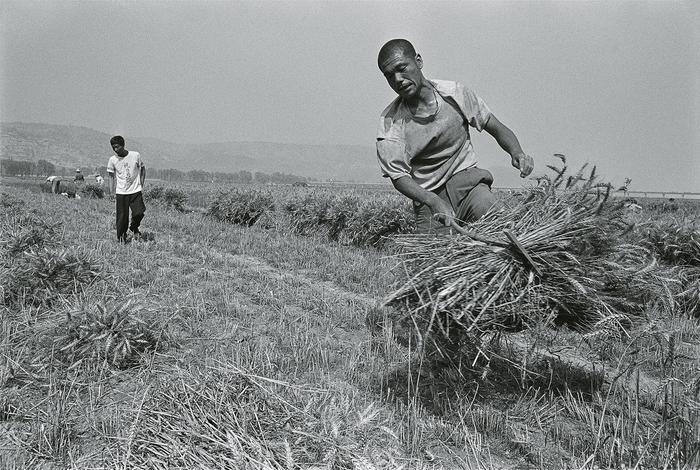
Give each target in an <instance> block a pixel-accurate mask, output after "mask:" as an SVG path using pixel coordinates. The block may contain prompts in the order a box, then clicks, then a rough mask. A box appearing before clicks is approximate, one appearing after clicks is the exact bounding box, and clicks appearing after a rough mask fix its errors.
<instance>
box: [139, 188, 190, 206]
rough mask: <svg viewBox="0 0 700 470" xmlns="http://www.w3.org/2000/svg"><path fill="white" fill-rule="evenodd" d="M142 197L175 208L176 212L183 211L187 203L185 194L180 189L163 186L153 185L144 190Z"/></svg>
mask: <svg viewBox="0 0 700 470" xmlns="http://www.w3.org/2000/svg"><path fill="white" fill-rule="evenodd" d="M143 197H144V198H145V199H146V200H147V201H150V202H155V203H156V204H162V205H164V206H165V207H166V208H168V209H175V210H176V211H178V212H185V204H187V199H188V197H187V194H185V192H184V191H182V190H180V189H174V188H164V187H162V186H154V187H152V188H149V189H147V190H145V191H144V193H143Z"/></svg>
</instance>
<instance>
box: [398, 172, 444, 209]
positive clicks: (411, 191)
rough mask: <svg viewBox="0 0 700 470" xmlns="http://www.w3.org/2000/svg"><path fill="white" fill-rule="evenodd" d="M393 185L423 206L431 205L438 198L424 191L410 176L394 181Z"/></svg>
mask: <svg viewBox="0 0 700 470" xmlns="http://www.w3.org/2000/svg"><path fill="white" fill-rule="evenodd" d="M391 183H392V184H393V185H394V188H396V190H397V191H398V192H400V193H401V194H403V195H404V196H406V197H408V198H410V199H412V200H414V201H416V202H418V203H421V204H428V205H431V203H432V202H434V201H435V198H436V197H438V196H437V195H436V194H435V193H433V192H430V191H428V190H426V189H423V188H422V187H421V186H420V185H419V184H418V183H416V182H415V181H413V178H411V177H410V176H409V175H406V176H402V177H401V178H397V179H392V180H391Z"/></svg>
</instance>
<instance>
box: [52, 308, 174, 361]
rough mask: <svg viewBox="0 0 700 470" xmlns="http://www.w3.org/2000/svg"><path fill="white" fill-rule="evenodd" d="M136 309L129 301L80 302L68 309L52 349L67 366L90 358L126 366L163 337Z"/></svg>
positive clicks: (160, 330) (153, 346) (159, 343)
mask: <svg viewBox="0 0 700 470" xmlns="http://www.w3.org/2000/svg"><path fill="white" fill-rule="evenodd" d="M137 310H138V309H137V308H136V307H135V306H134V305H133V304H132V303H131V302H129V301H126V302H125V303H123V304H121V305H117V304H107V303H104V302H100V303H98V304H96V305H94V306H92V307H86V306H81V307H80V308H78V309H76V310H74V311H73V312H69V313H68V319H67V321H66V324H65V326H64V327H63V328H61V330H62V333H61V334H59V335H58V336H57V337H56V338H55V339H54V345H55V350H56V351H57V352H58V355H59V357H60V358H61V359H62V360H63V361H64V362H65V363H66V364H68V365H69V368H73V367H77V366H78V365H79V364H83V363H85V362H89V361H91V362H96V363H99V364H102V363H106V364H109V365H111V366H113V367H117V368H120V369H123V368H126V367H129V366H131V365H133V364H135V363H137V362H138V360H139V359H140V357H141V355H142V354H143V353H144V352H145V351H148V350H155V349H157V348H158V347H159V346H162V343H163V341H164V332H163V331H162V329H160V328H158V327H157V325H155V324H154V323H152V322H151V323H147V322H146V321H144V320H142V319H141V318H140V317H139V314H138V313H137Z"/></svg>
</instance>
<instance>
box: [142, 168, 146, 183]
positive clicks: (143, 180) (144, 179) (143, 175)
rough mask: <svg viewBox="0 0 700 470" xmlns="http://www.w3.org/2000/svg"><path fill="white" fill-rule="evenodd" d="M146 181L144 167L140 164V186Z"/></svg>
mask: <svg viewBox="0 0 700 470" xmlns="http://www.w3.org/2000/svg"><path fill="white" fill-rule="evenodd" d="M145 182H146V167H145V166H142V167H141V186H143V183H145Z"/></svg>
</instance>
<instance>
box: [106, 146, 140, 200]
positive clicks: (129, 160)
mask: <svg viewBox="0 0 700 470" xmlns="http://www.w3.org/2000/svg"><path fill="white" fill-rule="evenodd" d="M141 168H145V165H144V164H143V162H142V161H141V154H140V153H138V152H133V151H131V150H129V153H128V154H126V156H125V157H120V156H118V155H112V156H111V157H109V163H107V172H108V173H113V174H114V176H115V178H117V187H116V190H115V192H116V193H117V194H134V193H138V192H139V191H141V190H142V189H143V187H142V186H141Z"/></svg>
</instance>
